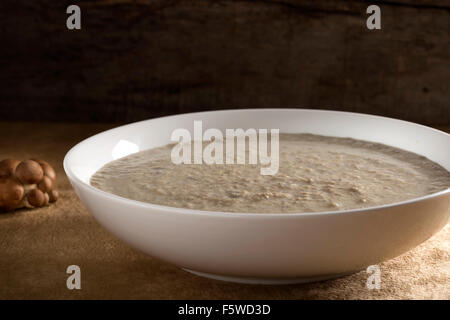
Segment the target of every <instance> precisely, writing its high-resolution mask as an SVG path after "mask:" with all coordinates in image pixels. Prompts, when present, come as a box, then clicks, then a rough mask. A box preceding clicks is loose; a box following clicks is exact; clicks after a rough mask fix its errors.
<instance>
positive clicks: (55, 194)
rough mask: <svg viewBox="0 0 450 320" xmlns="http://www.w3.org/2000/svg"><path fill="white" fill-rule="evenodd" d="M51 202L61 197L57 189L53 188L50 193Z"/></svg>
mask: <svg viewBox="0 0 450 320" xmlns="http://www.w3.org/2000/svg"><path fill="white" fill-rule="evenodd" d="M49 197H50V199H49V200H50V203H53V202H56V201H57V200H58V198H59V192H58V191H57V190H52V191H50V193H49Z"/></svg>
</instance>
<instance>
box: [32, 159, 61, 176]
mask: <svg viewBox="0 0 450 320" xmlns="http://www.w3.org/2000/svg"><path fill="white" fill-rule="evenodd" d="M32 160H33V161H36V162H37V163H39V164H40V165H41V168H42V170H43V171H44V175H45V176H47V177H49V178H50V179H52V180H53V181H55V179H56V173H55V170H53V168H52V166H51V165H50V164H49V163H48V162H47V161H44V160H40V159H32Z"/></svg>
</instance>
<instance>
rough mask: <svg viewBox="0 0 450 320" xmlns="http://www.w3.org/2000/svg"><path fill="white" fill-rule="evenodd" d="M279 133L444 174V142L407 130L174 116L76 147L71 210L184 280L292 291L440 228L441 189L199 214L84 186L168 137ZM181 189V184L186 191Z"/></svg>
mask: <svg viewBox="0 0 450 320" xmlns="http://www.w3.org/2000/svg"><path fill="white" fill-rule="evenodd" d="M194 120H202V121H203V130H206V129H207V128H218V129H220V130H225V129H226V128H244V129H245V128H256V129H258V128H267V129H272V128H279V129H280V132H283V133H300V132H304V133H313V134H320V135H328V136H337V137H351V138H356V139H361V140H367V141H373V142H380V143H384V144H387V145H390V146H394V147H397V148H401V149H404V150H408V151H412V152H415V153H418V154H421V155H423V156H426V157H427V158H429V159H431V160H433V161H435V162H437V163H438V164H440V165H441V166H443V167H444V168H446V169H447V170H450V135H449V134H446V133H444V132H441V131H438V130H435V129H432V128H429V127H425V126H422V125H418V124H415V123H410V122H405V121H401V120H395V119H390V118H385V117H378V116H372V115H365V114H357V113H349V112H336V111H323V110H306V109H247V110H226V111H213V112H202V113H191V114H182V115H177V116H170V117H164V118H158V119H152V120H147V121H142V122H137V123H133V124H130V125H126V126H122V127H119V128H115V129H112V130H109V131H106V132H103V133H100V134H98V135H95V136H93V137H91V138H89V139H86V140H84V141H83V142H81V143H79V144H78V145H76V146H75V147H74V148H72V149H71V150H70V151H69V153H68V154H67V155H66V157H65V159H64V168H65V171H66V173H67V176H68V177H69V179H70V181H71V183H72V185H73V187H74V189H75V191H76V192H77V194H78V196H79V197H80V199H81V201H82V202H83V203H84V204H85V205H86V207H87V208H88V210H89V211H90V212H91V213H92V214H93V215H94V216H95V218H96V219H97V220H98V221H99V222H100V224H102V225H103V226H104V227H105V228H106V229H108V230H109V231H110V232H111V233H113V234H115V235H116V236H117V237H119V238H120V239H122V240H123V241H125V242H127V243H129V244H130V245H131V246H133V247H135V248H137V249H140V250H142V251H143V252H145V253H147V254H149V255H151V256H153V257H157V258H159V259H162V260H165V261H167V262H170V263H173V264H175V265H177V266H180V267H181V268H184V269H186V270H188V271H191V272H194V273H197V274H200V275H203V276H207V277H212V278H216V279H222V280H229V281H236V282H246V283H296V282H307V281H314V280H319V279H326V278H331V277H336V276H339V275H342V274H348V273H352V272H356V271H359V270H361V269H363V268H365V267H367V266H369V265H372V264H377V263H379V262H381V261H384V260H387V259H391V258H394V257H396V256H398V255H400V254H402V253H404V252H406V251H408V250H410V249H412V248H414V247H415V246H417V245H419V244H420V243H422V242H423V241H425V240H426V239H428V238H429V237H431V236H432V235H433V234H435V233H436V232H438V231H439V230H440V229H442V228H443V227H444V226H445V225H446V224H447V222H448V219H449V215H450V210H449V209H450V189H446V190H443V191H441V192H438V193H434V194H431V195H427V196H424V197H420V198H416V199H412V200H408V201H402V202H398V203H393V204H389V205H383V206H377V207H371V208H364V209H356V210H345V211H333V212H320V213H298V214H292V213H289V214H279V213H274V214H255V213H249V214H245V213H225V212H208V211H199V210H190V209H181V208H172V207H167V206H161V205H154V204H149V203H143V202H138V201H134V200H130V199H126V198H122V197H119V196H116V195H113V194H109V193H106V192H103V191H101V190H99V189H96V188H94V187H92V186H91V185H90V184H89V179H90V177H91V176H92V174H93V173H94V172H96V171H97V170H98V169H100V168H101V167H102V166H103V165H105V164H106V163H108V162H110V161H112V160H114V159H116V158H118V157H121V156H124V155H127V154H129V153H131V152H136V151H142V150H146V149H150V148H153V147H158V146H162V145H165V144H167V143H169V142H170V136H171V133H172V131H173V130H175V129H177V128H187V129H188V130H190V131H191V132H192V130H193V122H194ZM186 187H187V188H188V187H189V186H188V185H187V186H186Z"/></svg>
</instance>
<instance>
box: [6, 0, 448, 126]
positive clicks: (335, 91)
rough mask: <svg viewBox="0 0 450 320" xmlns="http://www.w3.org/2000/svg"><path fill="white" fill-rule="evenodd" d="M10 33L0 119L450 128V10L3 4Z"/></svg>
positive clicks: (141, 0) (211, 1)
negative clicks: (242, 120) (366, 121)
mask: <svg viewBox="0 0 450 320" xmlns="http://www.w3.org/2000/svg"><path fill="white" fill-rule="evenodd" d="M69 4H78V5H79V6H80V7H81V10H82V30H80V31H69V30H67V28H66V18H67V14H66V7H67V6H68V5H69ZM369 4H378V5H380V7H381V10H382V30H381V31H370V30H367V28H366V26H365V20H366V17H367V14H366V13H365V11H366V8H367V6H368V5H369ZM0 34H1V43H2V44H1V46H0V48H1V49H0V64H1V70H0V81H1V86H0V121H1V120H7V121H9V120H38V121H40V120H54V121H77V122H78V121H81V122H86V121H98V122H109V121H113V122H131V121H135V120H141V119H146V118H150V117H156V116H160V115H166V114H175V113H182V112H189V111H198V110H211V109H222V108H244V107H308V108H323V109H336V110H350V111H357V112H365V113H372V114H380V115H386V116H392V117H397V118H402V119H406V120H411V121H415V122H420V123H424V124H433V125H449V124H450V1H449V0H446V1H444V0H396V1H370V2H367V1H359V0H320V1H313V0H304V1H300V0H298V1H295V0H255V1H251V0H240V1H231V0H223V1H220V0H203V1H200V0H186V1H184V0H135V1H133V0H92V1H87V0H86V1H76V0H71V1H55V0H35V1H30V0H1V1H0Z"/></svg>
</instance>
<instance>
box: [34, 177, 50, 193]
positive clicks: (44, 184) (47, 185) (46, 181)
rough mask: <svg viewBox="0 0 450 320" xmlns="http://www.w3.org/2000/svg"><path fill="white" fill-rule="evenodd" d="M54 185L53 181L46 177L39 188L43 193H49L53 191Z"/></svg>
mask: <svg viewBox="0 0 450 320" xmlns="http://www.w3.org/2000/svg"><path fill="white" fill-rule="evenodd" d="M52 184H53V182H52V179H50V178H49V177H47V176H44V177H43V178H42V180H41V182H39V184H38V188H39V190H41V191H42V192H49V191H50V190H52Z"/></svg>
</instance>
